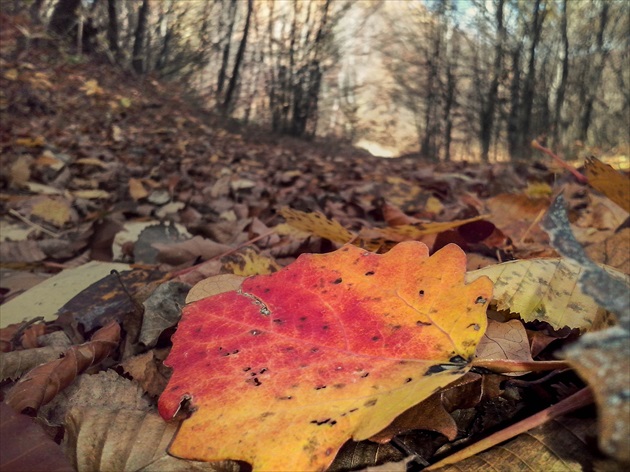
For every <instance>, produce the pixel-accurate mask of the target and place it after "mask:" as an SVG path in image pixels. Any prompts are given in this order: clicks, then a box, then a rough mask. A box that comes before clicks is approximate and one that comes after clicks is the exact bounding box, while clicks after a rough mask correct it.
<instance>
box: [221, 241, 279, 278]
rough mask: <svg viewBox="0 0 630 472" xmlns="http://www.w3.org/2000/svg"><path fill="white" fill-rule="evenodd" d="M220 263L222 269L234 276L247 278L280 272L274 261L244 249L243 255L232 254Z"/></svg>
mask: <svg viewBox="0 0 630 472" xmlns="http://www.w3.org/2000/svg"><path fill="white" fill-rule="evenodd" d="M221 262H223V267H224V268H225V269H226V270H228V271H230V272H232V273H233V274H234V275H240V276H243V277H249V276H250V275H260V274H271V273H272V272H276V271H277V270H280V268H281V267H280V266H279V265H278V263H277V262H276V261H274V260H273V259H271V258H269V257H265V256H261V255H260V254H258V253H257V252H255V251H253V250H252V249H249V248H248V249H246V250H245V251H244V252H243V253H239V252H237V253H234V254H230V255H229V256H225V257H224V258H223V259H222V260H221Z"/></svg>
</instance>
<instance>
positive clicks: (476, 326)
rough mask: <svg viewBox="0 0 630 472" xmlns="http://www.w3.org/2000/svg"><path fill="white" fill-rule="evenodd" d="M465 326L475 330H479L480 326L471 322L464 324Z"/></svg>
mask: <svg viewBox="0 0 630 472" xmlns="http://www.w3.org/2000/svg"><path fill="white" fill-rule="evenodd" d="M466 327H467V328H472V329H474V330H475V331H479V330H480V329H481V326H479V325H478V324H477V323H472V324H469V325H468V326H466Z"/></svg>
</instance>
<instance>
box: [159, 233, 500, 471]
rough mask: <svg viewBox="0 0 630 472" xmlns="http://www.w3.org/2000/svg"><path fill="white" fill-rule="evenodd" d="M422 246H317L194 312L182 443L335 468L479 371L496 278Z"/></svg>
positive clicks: (177, 392)
mask: <svg viewBox="0 0 630 472" xmlns="http://www.w3.org/2000/svg"><path fill="white" fill-rule="evenodd" d="M465 267H466V257H465V254H464V253H463V251H462V250H461V249H460V248H458V247H457V246H455V245H449V246H446V247H445V248H443V249H442V250H440V251H438V252H437V253H436V254H435V255H433V256H432V257H429V255H428V249H427V247H426V246H425V245H424V244H422V243H419V242H405V243H401V244H398V245H397V246H395V247H394V248H393V249H392V250H391V251H389V252H388V253H387V254H384V255H377V254H373V253H370V252H367V251H364V250H362V249H359V248H357V247H355V246H351V245H346V246H344V247H343V248H341V249H339V250H337V251H335V252H332V253H329V254H324V255H315V254H307V255H302V256H300V257H299V258H298V259H297V261H296V262H295V263H293V264H291V265H289V266H287V267H286V268H284V269H282V270H280V271H279V272H276V273H274V274H271V275H261V276H256V277H251V278H249V279H247V280H245V281H244V282H243V285H242V286H241V289H240V290H238V291H232V292H225V293H221V294H219V295H216V296H213V297H209V298H204V299H202V300H198V301H196V302H195V303H192V304H190V305H188V306H187V307H186V308H185V309H184V313H183V316H182V319H181V321H180V323H179V328H178V330H177V332H176V334H175V335H174V337H173V349H172V351H171V353H170V355H169V357H168V359H167V360H166V362H165V363H166V364H167V365H169V366H172V367H173V368H174V372H173V376H172V377H171V379H170V381H169V384H168V386H167V388H166V389H165V391H164V393H163V394H162V396H161V397H160V400H159V404H158V407H159V411H160V414H161V415H162V416H163V417H164V418H166V419H170V418H172V417H173V416H174V415H175V414H176V413H177V411H178V410H179V408H180V404H181V402H182V401H183V400H185V399H188V400H189V403H190V406H191V407H192V409H193V410H194V412H193V413H192V415H191V417H190V418H189V419H187V420H185V421H184V423H183V425H182V427H181V428H180V430H179V432H178V434H177V436H176V438H175V440H174V442H173V443H172V445H171V447H170V450H169V452H170V453H172V454H173V455H175V456H178V457H183V458H188V459H196V460H205V461H211V460H222V459H236V460H243V461H247V462H249V463H250V464H252V466H253V467H254V469H257V470H322V469H325V468H326V467H327V466H328V465H329V464H330V463H331V462H332V460H333V459H334V457H335V454H336V453H337V451H338V450H339V448H340V447H341V446H342V445H343V443H344V442H345V441H346V440H347V439H349V438H353V439H355V440H361V439H365V438H369V437H371V436H373V435H374V434H376V433H377V432H379V431H380V430H382V429H383V428H384V427H386V426H387V425H388V424H389V423H390V422H391V421H392V420H393V419H394V418H395V417H396V416H397V415H399V414H400V413H402V412H403V411H405V410H407V409H408V408H410V407H411V406H413V405H415V404H417V403H419V402H420V401H422V400H424V399H425V398H427V397H429V396H430V395H431V394H432V393H433V392H435V391H436V390H438V389H439V388H441V387H443V386H444V385H447V384H449V383H450V382H452V381H453V380H455V379H457V378H458V377H459V376H461V375H463V374H464V373H465V372H466V371H467V369H468V362H469V361H470V359H471V358H472V357H473V355H474V352H475V348H476V346H477V343H478V342H479V340H480V338H481V336H482V335H483V333H484V331H485V328H486V313H485V311H486V306H487V300H490V299H491V296H492V282H491V281H490V280H489V279H487V278H485V277H483V278H480V279H478V280H475V281H474V282H472V283H470V284H468V285H465V284H464V272H465Z"/></svg>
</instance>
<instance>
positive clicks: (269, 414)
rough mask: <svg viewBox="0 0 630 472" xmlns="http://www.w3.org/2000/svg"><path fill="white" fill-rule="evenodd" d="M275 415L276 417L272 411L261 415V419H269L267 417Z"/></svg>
mask: <svg viewBox="0 0 630 472" xmlns="http://www.w3.org/2000/svg"><path fill="white" fill-rule="evenodd" d="M273 415H275V413H272V412H271V411H266V412H264V413H263V414H262V415H260V417H261V418H267V417H269V416H273Z"/></svg>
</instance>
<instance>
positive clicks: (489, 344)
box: [477, 320, 534, 361]
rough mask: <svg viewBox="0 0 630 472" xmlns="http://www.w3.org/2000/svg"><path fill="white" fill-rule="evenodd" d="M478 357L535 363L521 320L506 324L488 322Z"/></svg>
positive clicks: (478, 346) (479, 346)
mask: <svg viewBox="0 0 630 472" xmlns="http://www.w3.org/2000/svg"><path fill="white" fill-rule="evenodd" d="M477 357H480V358H483V359H510V360H513V361H533V360H534V359H532V354H531V351H530V348H529V339H528V337H527V332H526V331H525V327H524V326H523V323H522V322H521V321H520V320H510V321H507V322H505V323H500V322H498V321H494V320H488V328H487V329H486V332H485V334H484V335H483V337H482V338H481V340H480V341H479V344H478V345H477Z"/></svg>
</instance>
